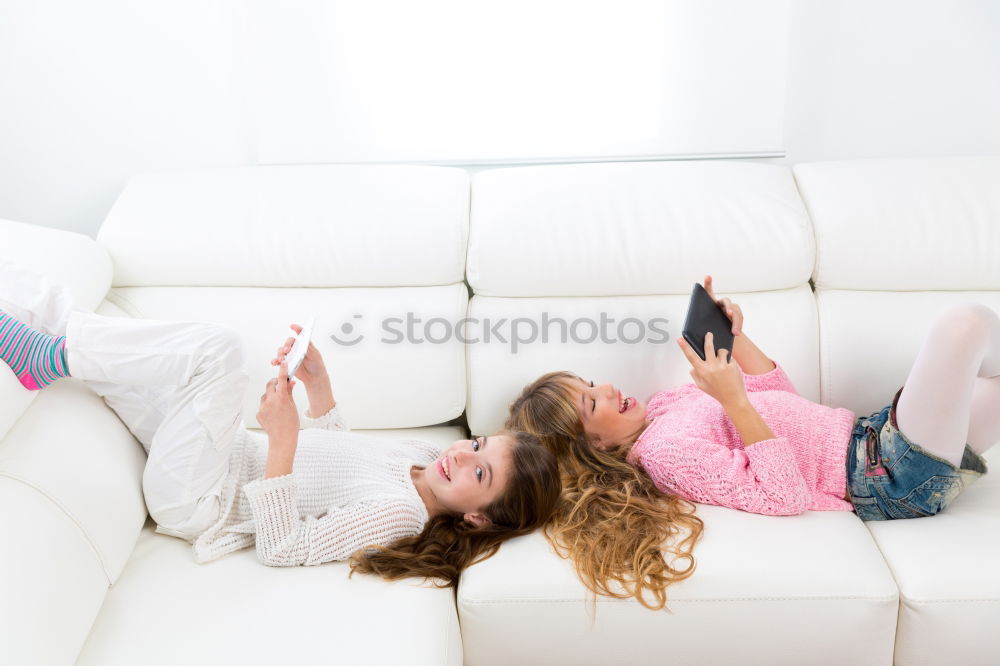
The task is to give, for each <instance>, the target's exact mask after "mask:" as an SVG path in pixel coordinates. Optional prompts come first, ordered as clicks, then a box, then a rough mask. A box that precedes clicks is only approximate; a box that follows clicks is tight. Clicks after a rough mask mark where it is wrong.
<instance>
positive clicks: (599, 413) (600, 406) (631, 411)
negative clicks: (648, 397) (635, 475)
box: [567, 377, 648, 451]
mask: <svg viewBox="0 0 1000 666" xmlns="http://www.w3.org/2000/svg"><path fill="white" fill-rule="evenodd" d="M567 386H568V388H569V389H570V393H571V394H572V396H573V404H574V405H575V407H576V411H577V414H578V415H579V417H580V422H581V423H582V424H583V431H584V432H585V433H586V434H587V436H588V437H589V438H590V440H591V441H592V442H594V446H596V447H597V448H599V449H601V450H603V451H607V450H609V449H614V448H617V447H619V446H627V445H629V444H632V443H634V442H635V440H636V439H638V438H639V435H640V434H642V431H643V430H645V428H646V426H647V425H648V424H647V423H646V405H645V404H644V403H642V402H640V401H639V400H637V399H636V398H635V397H634V396H626V395H624V394H623V393H622V392H621V391H620V390H618V389H617V388H615V387H614V386H612V385H611V384H598V385H596V386H595V385H594V383H593V382H588V381H584V380H582V379H580V378H579V377H576V378H574V379H572V380H568V383H567Z"/></svg>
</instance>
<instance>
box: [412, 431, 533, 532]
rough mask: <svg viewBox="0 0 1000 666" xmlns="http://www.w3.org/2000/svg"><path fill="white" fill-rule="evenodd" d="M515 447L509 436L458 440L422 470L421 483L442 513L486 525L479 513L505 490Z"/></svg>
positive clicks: (485, 520)
mask: <svg viewBox="0 0 1000 666" xmlns="http://www.w3.org/2000/svg"><path fill="white" fill-rule="evenodd" d="M515 446H516V442H515V441H514V439H513V438H512V437H510V436H509V435H489V436H488V437H477V438H476V439H461V440H459V441H457V442H455V443H454V444H452V445H451V446H450V447H448V449H447V450H446V451H444V452H443V453H442V454H441V457H439V458H438V459H437V460H435V461H434V462H433V463H431V464H430V465H428V466H427V467H425V468H424V469H423V470H422V472H421V476H422V480H423V481H424V483H425V484H426V487H427V488H428V490H430V492H431V493H433V495H434V500H435V502H436V504H437V505H438V506H440V507H441V508H442V509H443V510H444V511H447V512H449V513H456V514H463V515H464V516H465V519H466V520H468V521H469V522H471V523H474V524H476V525H483V524H487V523H488V522H489V518H487V517H486V516H485V515H484V514H483V513H482V510H483V509H484V508H485V507H487V506H489V504H490V503H492V502H493V501H494V500H495V499H497V498H498V497H500V495H502V494H503V492H504V490H505V489H506V487H507V481H508V479H510V477H511V471H512V470H511V465H512V455H511V453H512V451H513V450H514V447H515Z"/></svg>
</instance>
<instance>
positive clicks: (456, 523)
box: [0, 267, 559, 586]
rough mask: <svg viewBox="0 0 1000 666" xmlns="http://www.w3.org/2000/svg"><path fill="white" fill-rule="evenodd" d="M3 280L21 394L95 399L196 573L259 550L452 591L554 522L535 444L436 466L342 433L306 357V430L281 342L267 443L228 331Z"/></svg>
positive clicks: (412, 443)
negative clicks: (123, 438) (80, 302)
mask: <svg viewBox="0 0 1000 666" xmlns="http://www.w3.org/2000/svg"><path fill="white" fill-rule="evenodd" d="M15 272H16V273H17V274H16V277H11V276H12V275H14V273H15ZM4 278H5V279H4V282H5V283H6V285H7V286H15V285H16V286H17V287H19V289H20V291H21V292H22V295H21V296H18V294H13V295H10V294H9V293H5V294H4V295H2V296H0V357H2V359H3V360H4V362H5V363H6V364H7V365H8V366H10V367H11V368H12V369H13V370H14V372H15V374H16V375H17V377H18V379H19V380H20V381H21V383H22V384H23V385H24V386H25V387H26V388H28V389H32V390H38V389H41V388H44V387H45V386H47V385H49V384H50V383H52V382H53V381H55V380H57V379H58V378H60V377H69V376H72V377H77V378H80V379H83V380H85V381H86V383H87V384H88V385H89V386H90V387H91V388H92V389H94V390H95V391H96V392H97V393H98V394H99V395H101V396H102V397H103V398H104V399H105V401H106V402H107V404H108V405H109V406H110V407H111V408H112V409H114V410H115V412H116V413H117V414H118V415H119V417H121V419H122V421H123V422H124V423H125V424H126V425H127V426H128V428H129V429H130V430H131V431H132V433H133V434H134V435H135V436H136V438H137V439H138V440H139V441H140V442H141V443H142V445H143V447H144V448H145V449H146V450H147V453H148V460H147V463H146V467H145V471H144V473H143V492H144V495H145V499H146V504H147V507H148V509H149V513H150V515H151V516H152V517H153V519H154V520H155V521H156V522H157V525H158V526H157V528H156V530H157V532H160V533H163V534H169V535H172V536H176V537H180V538H182V539H185V540H187V541H189V542H191V543H193V545H194V553H195V559H196V560H197V561H198V562H208V561H210V560H214V559H216V558H218V557H221V556H223V555H225V554H227V553H230V552H233V551H235V550H239V549H242V548H245V547H249V546H253V545H256V552H257V555H258V558H259V559H260V561H261V562H262V563H264V564H266V565H269V566H293V565H300V564H304V565H314V564H321V563H323V562H329V561H333V560H348V559H350V561H351V567H352V570H353V571H361V572H365V573H375V574H378V575H381V576H383V577H385V578H388V579H398V578H405V577H426V578H436V579H441V580H443V581H445V582H446V584H447V585H452V586H453V585H455V584H456V583H457V581H458V576H459V574H460V572H461V571H462V569H463V568H464V567H465V566H467V565H469V564H471V563H473V562H475V561H477V560H480V559H484V558H486V557H489V556H490V555H492V554H493V553H494V552H496V550H497V548H498V547H499V545H500V544H501V543H502V542H503V541H505V540H507V539H510V538H512V537H514V536H518V535H521V534H525V533H527V532H530V531H532V530H534V529H536V528H538V527H539V526H541V525H542V524H543V523H544V522H545V521H546V520H547V519H548V518H549V517H550V516H551V514H552V511H553V510H554V507H555V505H556V502H557V500H558V497H559V476H558V467H557V465H556V461H555V457H554V456H553V455H552V454H551V453H550V452H549V451H548V450H546V449H545V448H544V447H543V446H541V444H540V443H539V442H538V440H537V439H536V438H535V437H533V436H532V435H529V434H527V433H523V432H514V431H508V432H500V433H497V434H495V435H490V436H488V437H477V438H475V439H468V440H460V441H457V442H455V443H454V444H452V445H451V446H450V447H449V448H448V449H447V450H446V451H444V452H443V453H441V452H439V451H438V450H437V448H436V447H434V446H432V445H431V444H429V443H427V442H423V441H419V440H395V441H393V440H386V439H382V438H377V437H372V436H368V435H363V434H358V433H351V432H349V431H348V429H347V427H346V426H345V425H344V422H343V420H342V419H341V417H340V415H339V414H338V411H337V406H336V402H335V401H334V397H333V392H332V389H331V385H330V379H329V375H328V374H327V370H326V367H325V365H324V363H323V359H322V357H321V356H320V352H319V350H318V349H317V348H316V347H315V346H314V345H312V344H310V346H309V349H308V352H307V354H306V358H305V360H304V361H303V363H302V365H301V367H300V368H299V370H298V372H297V373H296V374H297V378H298V380H299V381H301V382H302V383H303V384H304V385H305V388H306V392H307V394H308V398H309V411H308V412H307V414H306V420H305V423H304V425H305V426H306V429H305V430H300V429H299V426H300V424H299V415H298V410H297V408H296V406H295V403H294V400H293V398H292V392H291V389H292V387H293V386H294V384H295V380H294V379H291V380H290V379H289V378H288V376H287V366H286V364H285V362H284V356H285V355H286V354H287V353H288V350H289V348H290V343H289V344H286V345H284V346H282V347H280V348H279V350H278V355H277V357H276V358H275V359H274V360H273V361H272V364H274V365H278V366H279V367H280V369H279V374H278V377H277V378H276V379H272V380H271V381H269V382H268V383H267V387H266V390H265V392H264V394H263V395H262V396H261V398H260V410H259V411H258V413H257V419H258V421H259V422H260V424H261V425H262V426H263V428H264V431H265V432H266V437H265V436H264V435H261V434H258V433H252V432H249V431H248V430H247V429H246V428H244V426H243V423H242V420H241V418H240V416H241V406H242V402H243V395H244V390H245V388H246V386H247V375H246V373H245V372H244V370H243V353H242V341H241V340H240V339H239V337H238V336H237V335H236V334H235V333H233V332H232V331H229V330H227V329H225V328H221V327H218V326H212V325H208V324H199V323H184V322H165V321H146V320H136V319H123V318H116V317H103V316H99V315H95V314H91V313H87V312H82V311H78V310H76V309H75V308H74V307H73V306H72V305H71V302H70V300H71V299H69V297H68V294H67V293H66V292H65V290H61V289H55V290H52V289H49V288H48V287H47V286H46V285H45V284H44V281H43V280H41V279H40V278H38V277H37V276H33V275H30V274H27V273H26V272H24V271H21V270H20V269H13V268H10V267H6V268H5V269H4ZM8 278H9V279H8ZM25 287H31V289H30V290H29V291H33V292H34V293H28V295H27V296H25V295H24V293H25V291H24V289H25ZM41 290H47V291H41ZM7 291H11V290H7ZM14 291H16V290H14ZM42 293H44V294H46V295H45V296H40V295H39V294H42ZM26 304H27V305H29V307H25V305H26Z"/></svg>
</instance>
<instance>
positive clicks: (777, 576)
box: [458, 505, 898, 664]
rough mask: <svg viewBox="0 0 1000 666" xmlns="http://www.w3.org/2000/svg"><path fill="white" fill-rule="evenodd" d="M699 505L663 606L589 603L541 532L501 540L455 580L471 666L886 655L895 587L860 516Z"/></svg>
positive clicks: (842, 660) (847, 659)
mask: <svg viewBox="0 0 1000 666" xmlns="http://www.w3.org/2000/svg"><path fill="white" fill-rule="evenodd" d="M698 515H700V516H701V517H702V519H703V520H704V521H705V534H704V537H703V539H702V541H701V542H700V543H699V544H698V545H697V546H696V549H695V556H696V559H697V570H696V571H695V573H694V575H693V576H692V577H691V578H689V579H687V580H685V581H683V582H681V583H678V584H677V585H675V586H673V587H671V588H670V589H669V602H668V604H669V612H668V611H663V610H661V611H651V610H649V609H647V608H644V607H643V606H641V605H639V604H638V603H637V602H636V601H635V600H633V599H629V600H617V599H611V598H608V597H599V598H598V600H597V603H596V605H593V604H591V603H590V600H591V599H592V597H591V596H590V594H589V593H588V592H587V591H586V589H585V588H584V587H583V584H582V583H581V582H580V581H579V580H578V578H577V577H576V574H575V571H574V569H573V566H572V564H571V563H570V562H569V561H568V560H564V559H562V558H560V557H558V556H557V555H556V554H555V553H554V552H553V551H552V549H551V547H550V545H549V544H548V542H547V541H546V539H545V538H544V537H543V536H542V535H541V534H540V533H535V534H532V535H528V536H526V537H523V538H520V539H517V540H514V541H511V542H508V543H507V544H505V545H504V546H503V547H501V549H500V552H499V553H498V554H497V555H496V556H495V557H493V558H491V559H489V560H486V561H485V562H482V563H480V564H478V565H476V566H473V567H471V568H469V570H468V571H466V573H465V575H463V577H462V582H461V584H460V586H459V590H458V608H459V617H460V618H461V622H462V635H463V642H464V645H465V658H466V661H467V663H475V664H512V663H546V664H579V663H592V664H599V663H614V664H650V663H683V664H736V663H754V664H851V663H857V664H860V663H865V664H889V663H891V662H892V651H893V637H894V633H895V627H896V612H897V605H898V596H897V590H896V586H895V584H894V583H893V580H892V576H891V574H890V572H889V569H888V567H887V566H886V564H885V562H884V560H883V559H882V557H881V555H880V554H879V551H878V548H876V546H875V544H874V543H873V542H872V540H871V538H870V536H869V533H868V531H867V530H866V529H865V527H864V524H863V523H862V521H860V520H859V519H858V518H857V517H856V516H854V515H853V514H850V513H841V512H808V513H805V514H802V515H799V516H792V517H771V516H760V515H755V514H749V513H743V512H739V511H733V510H731V509H723V508H720V507H714V506H703V505H699V506H698ZM501 627H502V628H503V630H502V631H501V630H499V629H500V628H501Z"/></svg>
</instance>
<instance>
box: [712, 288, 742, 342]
mask: <svg viewBox="0 0 1000 666" xmlns="http://www.w3.org/2000/svg"><path fill="white" fill-rule="evenodd" d="M702 286H704V287H705V291H707V292H708V295H709V296H711V297H712V300H713V301H715V302H716V303H718V304H719V307H721V308H722V311H723V312H725V313H726V316H727V317H729V321H731V322H733V335H734V336H737V335H739V334H740V333H741V332H742V331H743V310H741V309H740V306H738V305H736V303H733V302H732V301H731V300H729V299H728V298H723V299H722V300H719V299H718V298H716V297H715V292H714V291H713V290H712V276H711V275H706V276H705V282H704V284H703V285H702Z"/></svg>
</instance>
